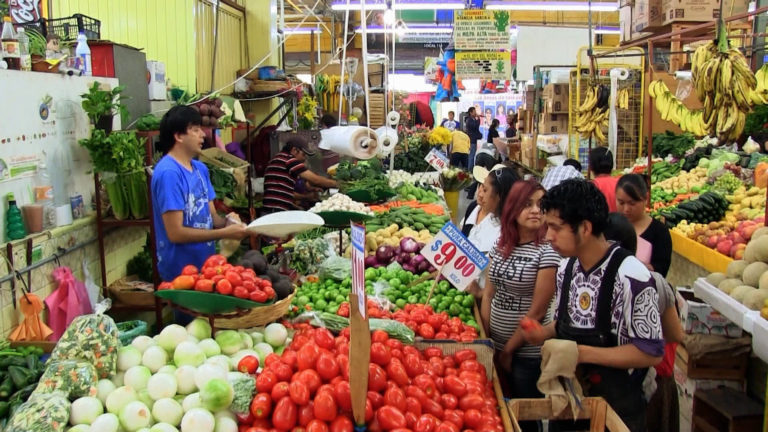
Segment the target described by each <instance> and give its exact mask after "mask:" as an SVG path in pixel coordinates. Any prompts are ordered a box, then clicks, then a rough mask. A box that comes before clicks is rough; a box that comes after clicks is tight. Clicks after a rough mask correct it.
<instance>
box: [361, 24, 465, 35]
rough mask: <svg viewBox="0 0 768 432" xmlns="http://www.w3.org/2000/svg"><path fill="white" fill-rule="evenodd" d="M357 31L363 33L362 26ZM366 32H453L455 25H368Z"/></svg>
mask: <svg viewBox="0 0 768 432" xmlns="http://www.w3.org/2000/svg"><path fill="white" fill-rule="evenodd" d="M355 33H363V28H362V27H356V28H355ZM366 33H369V34H383V33H397V34H403V33H411V34H424V33H433V34H434V33H453V26H434V25H432V26H423V25H422V26H419V25H406V27H396V28H384V27H381V26H368V27H367V28H366Z"/></svg>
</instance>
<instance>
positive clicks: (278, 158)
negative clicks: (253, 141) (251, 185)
mask: <svg viewBox="0 0 768 432" xmlns="http://www.w3.org/2000/svg"><path fill="white" fill-rule="evenodd" d="M314 154H315V153H314V151H312V150H311V149H310V148H309V145H308V144H307V141H306V140H304V138H302V137H300V136H295V137H292V138H291V139H289V140H288V141H287V142H286V143H285V145H284V146H283V148H282V150H280V153H278V154H276V155H275V157H274V158H273V159H272V160H271V161H269V164H268V165H267V170H266V173H265V174H264V210H265V211H266V212H267V213H274V212H279V211H283V210H298V209H299V207H298V205H297V201H298V199H297V198H298V197H297V196H296V180H298V179H299V178H302V179H304V180H306V181H307V182H310V183H312V184H313V185H315V186H320V187H324V188H331V187H336V185H337V184H336V181H335V180H332V179H328V178H325V177H322V176H320V175H317V174H315V173H313V172H312V171H310V170H308V169H307V167H306V166H305V165H304V161H305V160H306V159H307V156H312V155H314Z"/></svg>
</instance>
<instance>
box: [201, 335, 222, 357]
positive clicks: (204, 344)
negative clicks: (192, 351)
mask: <svg viewBox="0 0 768 432" xmlns="http://www.w3.org/2000/svg"><path fill="white" fill-rule="evenodd" d="M197 346H198V347H200V349H201V350H203V353H205V356H206V357H208V358H211V357H213V356H217V355H219V354H221V347H219V344H217V343H216V341H215V340H213V339H211V338H208V339H203V340H201V341H200V342H198V343H197Z"/></svg>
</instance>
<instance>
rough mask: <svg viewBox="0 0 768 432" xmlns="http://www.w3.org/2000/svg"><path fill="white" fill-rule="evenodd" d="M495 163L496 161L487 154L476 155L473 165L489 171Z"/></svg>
mask: <svg viewBox="0 0 768 432" xmlns="http://www.w3.org/2000/svg"><path fill="white" fill-rule="evenodd" d="M496 163H497V161H496V159H495V158H494V157H493V156H491V155H489V154H488V153H478V154H477V155H476V156H475V165H478V166H481V167H483V168H485V169H487V170H488V171H490V170H491V168H493V166H494V165H496Z"/></svg>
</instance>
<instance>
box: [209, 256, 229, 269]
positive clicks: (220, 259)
mask: <svg viewBox="0 0 768 432" xmlns="http://www.w3.org/2000/svg"><path fill="white" fill-rule="evenodd" d="M226 263H227V257H225V256H224V255H218V254H216V255H211V256H209V257H208V259H206V260H205V263H204V264H203V267H217V266H221V265H224V264H226Z"/></svg>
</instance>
